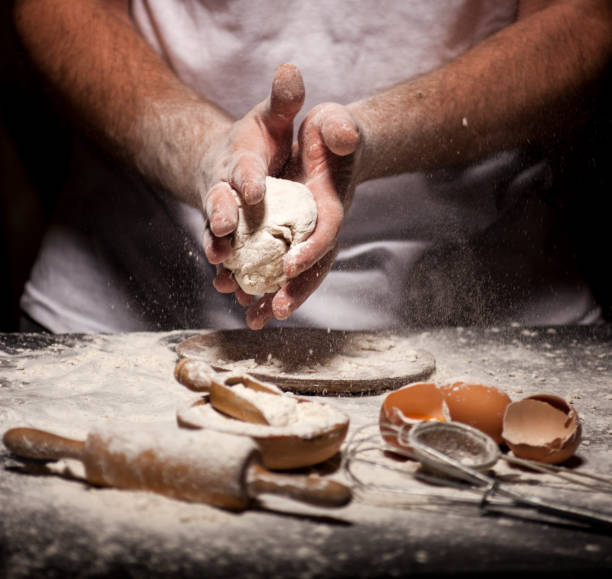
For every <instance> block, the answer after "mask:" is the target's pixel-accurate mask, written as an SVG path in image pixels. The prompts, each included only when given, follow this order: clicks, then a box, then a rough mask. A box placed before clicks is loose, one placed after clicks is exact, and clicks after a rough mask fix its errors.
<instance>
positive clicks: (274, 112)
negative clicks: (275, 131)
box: [264, 64, 306, 128]
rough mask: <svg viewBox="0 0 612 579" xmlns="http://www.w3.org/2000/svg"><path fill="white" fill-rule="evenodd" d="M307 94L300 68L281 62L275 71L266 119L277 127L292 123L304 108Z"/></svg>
mask: <svg viewBox="0 0 612 579" xmlns="http://www.w3.org/2000/svg"><path fill="white" fill-rule="evenodd" d="M305 94H306V92H305V89H304V80H303V79H302V74H301V73H300V71H299V69H298V68H297V67H296V66H294V65H293V64H281V65H280V66H279V67H278V68H277V69H276V71H275V72H274V79H273V81H272V90H271V91H270V97H269V99H268V101H267V109H266V111H265V113H264V119H265V120H266V121H267V122H268V123H269V124H270V125H271V126H273V127H276V128H282V127H285V126H286V125H288V124H290V123H291V122H292V121H293V119H294V118H295V115H297V114H298V112H299V111H300V109H301V108H302V105H303V104H304V97H305Z"/></svg>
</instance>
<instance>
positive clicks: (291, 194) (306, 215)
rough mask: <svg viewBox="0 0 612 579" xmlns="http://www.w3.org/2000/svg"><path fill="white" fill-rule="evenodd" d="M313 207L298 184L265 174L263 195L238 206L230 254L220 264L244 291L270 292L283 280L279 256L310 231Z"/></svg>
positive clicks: (313, 215) (315, 214)
mask: <svg viewBox="0 0 612 579" xmlns="http://www.w3.org/2000/svg"><path fill="white" fill-rule="evenodd" d="M316 220H317V207H316V205H315V202H314V199H313V197H312V193H311V192H310V190H309V189H308V187H306V186H305V185H303V184H302V183H297V182H295V181H288V180H286V179H276V178H274V177H266V195H265V197H264V200H263V201H262V202H261V203H258V204H257V205H243V206H241V207H240V208H239V220H238V227H237V229H236V231H235V232H234V239H233V241H232V247H233V252H232V255H231V256H230V257H229V258H228V259H227V260H225V262H224V263H223V265H224V266H225V267H226V268H227V269H229V270H231V271H232V272H233V273H234V277H235V279H236V282H237V283H238V285H239V286H240V287H241V288H242V289H243V290H244V291H245V292H246V293H248V294H251V295H258V294H263V293H271V292H275V291H277V290H278V289H280V288H281V287H282V286H283V285H284V284H285V282H286V281H287V278H286V276H285V275H284V273H283V257H284V256H285V254H286V253H287V252H288V251H289V250H290V249H291V248H292V247H293V246H294V245H297V244H298V243H301V242H303V241H305V240H306V239H307V238H308V236H309V235H310V234H311V233H312V231H313V229H314V227H315V223H316Z"/></svg>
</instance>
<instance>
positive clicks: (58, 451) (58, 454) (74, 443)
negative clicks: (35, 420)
mask: <svg viewBox="0 0 612 579" xmlns="http://www.w3.org/2000/svg"><path fill="white" fill-rule="evenodd" d="M2 441H3V442H4V446H6V448H8V449H9V450H10V451H11V453H13V454H14V455H16V456H19V457H21V458H31V459H36V460H59V459H60V458H76V459H79V460H80V458H81V453H82V450H83V444H84V443H83V442H81V441H80V440H72V439H70V438H64V437H63V436H58V435H56V434H51V433H50V432H45V431H43V430H38V429H36V428H11V429H10V430H7V431H6V432H5V433H4V436H3V438H2Z"/></svg>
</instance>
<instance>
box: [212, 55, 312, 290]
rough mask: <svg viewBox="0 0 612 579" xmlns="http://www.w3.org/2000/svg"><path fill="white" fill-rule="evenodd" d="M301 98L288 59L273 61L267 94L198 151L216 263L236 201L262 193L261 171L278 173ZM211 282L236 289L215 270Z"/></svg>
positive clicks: (234, 220) (227, 242) (252, 200)
mask: <svg viewBox="0 0 612 579" xmlns="http://www.w3.org/2000/svg"><path fill="white" fill-rule="evenodd" d="M303 102H304V83H303V81H302V76H301V74H300V72H299V70H298V69H297V68H296V67H295V66H292V65H289V64H284V65H281V66H279V67H278V69H277V70H276V72H275V74H274V80H273V82H272V90H271V92H270V96H269V97H268V98H267V99H266V100H265V101H263V102H261V103H259V104H258V105H257V106H256V107H254V108H253V109H252V110H251V111H249V112H248V113H247V114H246V115H245V116H244V117H243V118H242V119H240V120H238V121H236V122H234V123H233V124H232V125H231V126H230V127H229V128H228V130H227V131H225V132H224V133H222V134H220V135H219V138H218V140H217V142H216V143H215V144H214V145H213V146H211V147H209V148H208V150H207V151H206V153H205V154H204V156H203V159H202V167H201V169H202V170H201V174H202V176H203V179H204V181H205V183H206V184H207V186H206V187H205V189H204V193H203V195H202V207H203V209H204V213H205V215H206V217H207V227H206V232H205V235H204V250H205V252H206V257H207V259H208V261H209V262H210V263H213V264H220V263H221V262H223V261H224V260H225V259H227V257H228V256H229V254H230V252H231V236H230V234H231V233H232V232H233V231H234V230H235V229H236V227H237V225H238V206H239V203H247V204H249V205H254V204H256V203H259V202H260V201H261V200H262V199H263V197H264V194H265V179H266V175H270V174H273V175H274V174H278V172H279V171H280V170H281V169H282V167H283V166H284V165H285V164H286V163H287V161H288V160H289V157H290V154H291V141H292V138H293V119H294V118H295V115H296V114H297V113H298V111H299V110H300V108H301V107H302V104H303ZM215 287H216V288H217V289H218V290H219V291H222V292H225V293H227V292H231V291H234V289H236V286H235V283H234V282H233V281H232V280H231V278H230V276H228V275H227V274H226V273H223V274H220V275H219V276H218V278H217V280H215ZM239 299H243V298H242V295H240V296H239Z"/></svg>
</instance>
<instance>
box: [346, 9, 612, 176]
mask: <svg viewBox="0 0 612 579" xmlns="http://www.w3.org/2000/svg"><path fill="white" fill-rule="evenodd" d="M611 58H612V9H611V6H610V3H609V2H608V3H606V2H595V1H569V2H558V3H556V4H555V5H552V6H550V7H549V8H546V9H543V10H540V11H536V12H535V13H532V14H529V15H528V16H527V17H526V18H524V19H522V20H519V21H518V22H517V23H515V24H514V25H512V26H510V27H508V28H506V29H503V30H501V31H500V32H499V33H497V34H495V35H493V36H492V37H490V38H489V39H487V40H486V41H484V42H483V43H481V44H480V45H478V46H477V47H475V48H473V49H472V50H470V51H469V52H467V53H465V54H464V55H463V56H461V57H460V58H458V59H456V60H455V61H453V62H451V63H450V64H448V65H446V66H445V67H443V68H441V69H439V70H437V71H434V72H432V73H430V74H427V75H424V76H422V77H420V78H417V79H415V80H412V81H408V82H406V83H403V84H400V85H398V86H395V87H393V88H391V89H390V90H388V91H386V92H384V93H381V94H379V95H375V96H373V97H371V98H369V99H366V100H363V101H360V102H357V103H354V104H353V105H350V107H349V109H350V110H351V112H352V114H353V115H354V117H355V118H356V120H357V122H358V125H359V126H360V129H361V131H362V133H363V137H362V143H363V146H362V150H361V151H360V162H359V175H358V181H364V180H367V179H371V178H375V177H379V176H383V175H388V174H395V173H401V172H405V171H427V170H431V169H434V168H436V167H441V166H448V165H454V164H456V163H465V162H469V161H473V160H475V159H477V158H480V157H483V156H486V155H488V154H491V153H493V152H495V151H499V150H502V149H506V148H510V147H514V146H517V145H520V144H522V143H525V142H532V143H534V142H545V141H546V140H547V139H550V138H553V137H555V136H559V133H561V132H563V131H570V130H571V129H572V128H574V127H576V126H577V125H578V124H580V123H581V122H583V121H584V119H585V117H586V116H587V115H588V112H589V110H588V109H589V106H590V102H589V101H590V100H591V99H592V98H593V94H594V93H593V89H594V87H595V86H596V83H597V81H598V79H600V78H601V75H602V73H603V72H604V71H605V69H606V67H609V65H610V61H611Z"/></svg>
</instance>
